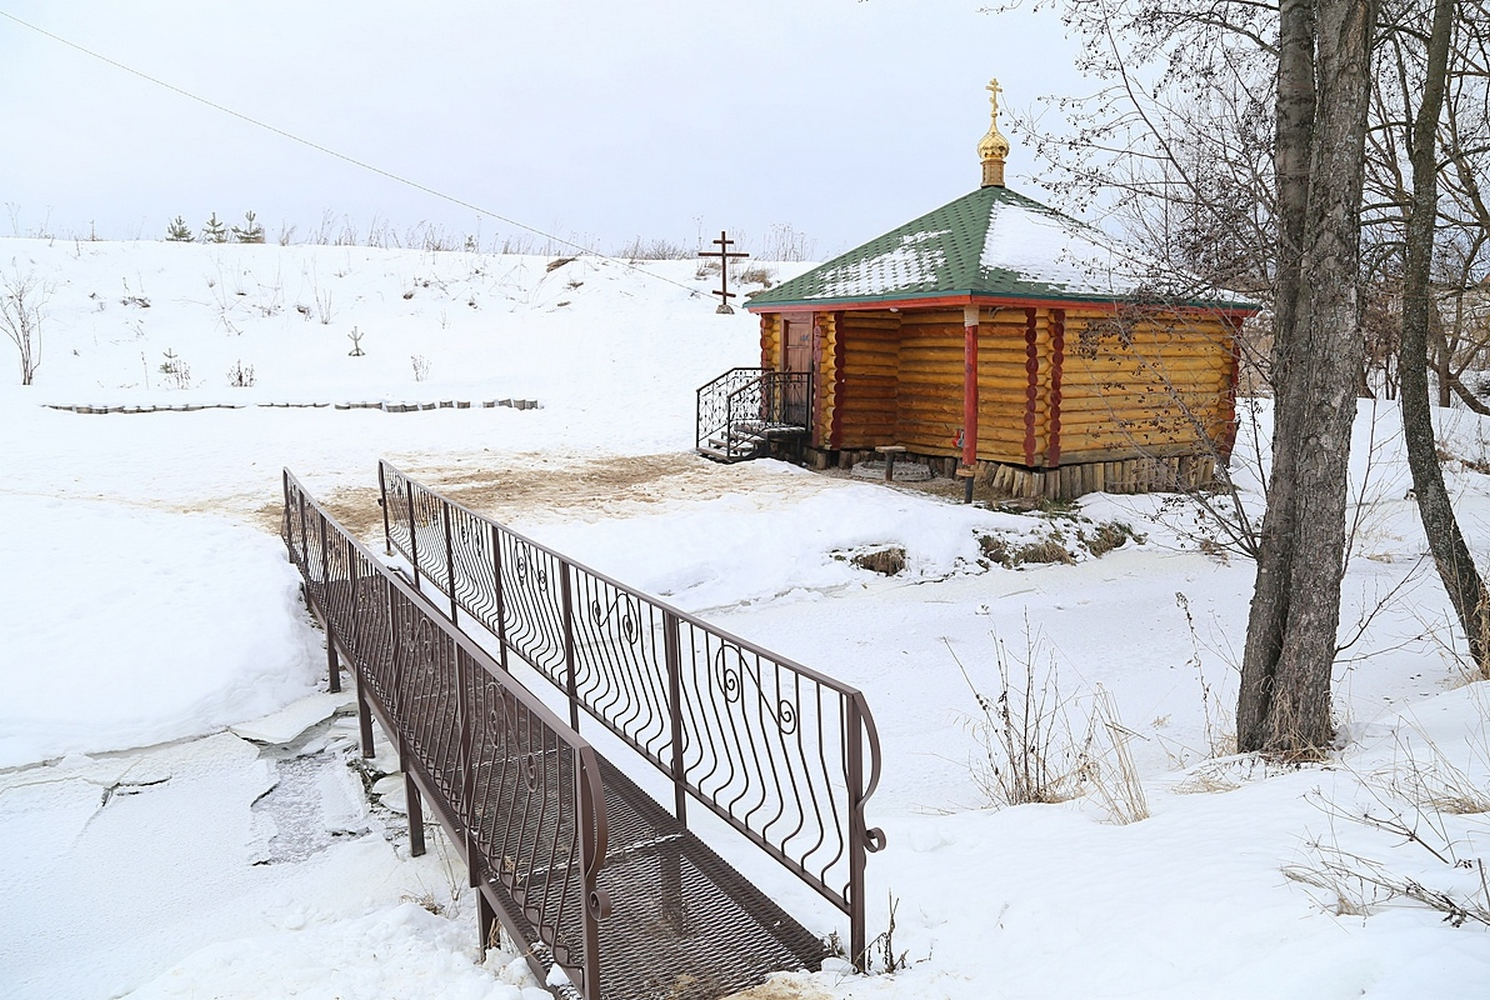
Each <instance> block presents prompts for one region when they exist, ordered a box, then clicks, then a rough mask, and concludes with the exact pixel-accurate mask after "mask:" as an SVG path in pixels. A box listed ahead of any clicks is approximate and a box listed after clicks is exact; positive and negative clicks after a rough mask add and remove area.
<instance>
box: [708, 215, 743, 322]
mask: <svg viewBox="0 0 1490 1000" xmlns="http://www.w3.org/2000/svg"><path fill="white" fill-rule="evenodd" d="M712 242H713V243H714V244H715V245H716V246H718V247H719V249H718V250H700V251H699V252H698V255H699V256H700V257H718V258H719V291H717V292H711V293H710V294H712V295H717V296H719V308H718V309H715V310H714V311H715V312H717V313H733V312H734V309H732V308H730V304H729V300H730V299H732V298H734V297H735V293H734V292H732V291H730V290H729V262H730V261H731V260H738V259H739V258H741V257H749V256H750V254H748V253H742V252H741V251H739V250H731V249H730V247H732V246H734V243H735V241H734V240H732V239H730V238H729V234H728V233H727V232H726V231H725V230H723V229H721V230H720V231H719V239H717V240H713V241H712Z"/></svg>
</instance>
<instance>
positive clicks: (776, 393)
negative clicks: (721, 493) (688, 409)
mask: <svg viewBox="0 0 1490 1000" xmlns="http://www.w3.org/2000/svg"><path fill="white" fill-rule="evenodd" d="M696 395H697V400H696V403H695V411H694V413H695V416H694V447H696V448H702V447H704V445H705V444H706V443H708V442H711V441H717V442H719V443H720V445H722V450H723V451H724V453H725V455H727V456H729V457H736V456H742V455H745V454H747V453H748V452H749V451H750V450H751V449H753V448H754V447H755V444H754V443H753V439H752V438H751V437H750V435H752V434H761V433H766V432H769V431H772V430H781V429H785V428H801V429H806V428H807V427H808V426H809V422H810V419H811V412H812V374H811V373H810V372H778V371H771V370H769V369H765V368H731V369H730V370H729V371H727V372H725V373H724V374H723V375H721V376H719V377H718V378H716V379H714V381H712V382H710V383H709V384H707V385H704V386H700V387H699V389H698V390H697V393H696ZM739 432H744V433H743V434H742V433H739Z"/></svg>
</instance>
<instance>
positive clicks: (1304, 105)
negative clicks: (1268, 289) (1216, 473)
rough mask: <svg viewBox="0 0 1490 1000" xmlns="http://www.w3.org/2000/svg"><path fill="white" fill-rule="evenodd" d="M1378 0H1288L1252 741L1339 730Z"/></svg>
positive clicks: (1302, 745)
mask: <svg viewBox="0 0 1490 1000" xmlns="http://www.w3.org/2000/svg"><path fill="white" fill-rule="evenodd" d="M1375 25H1376V3H1375V2H1374V0H1312V2H1311V0H1283V2H1282V3H1281V4H1280V7H1279V18H1278V83H1277V139H1276V153H1275V172H1276V183H1277V190H1278V196H1277V197H1278V216H1279V222H1280V226H1279V232H1278V261H1279V267H1278V283H1277V289H1278V290H1277V296H1276V298H1275V302H1274V315H1275V321H1274V342H1273V344H1274V346H1273V382H1274V395H1275V400H1276V402H1275V404H1274V405H1275V422H1274V430H1273V476H1272V479H1271V480H1270V481H1269V483H1268V494H1267V513H1266V514H1265V515H1264V517H1263V526H1262V544H1261V546H1260V547H1259V550H1258V557H1257V582H1256V585H1255V587H1254V590H1253V595H1252V610H1251V615H1250V617H1249V618H1248V622H1247V644H1246V648H1245V651H1244V652H1243V655H1242V679H1241V690H1240V695H1239V698H1238V702H1237V746H1238V749H1240V750H1243V751H1247V750H1273V751H1284V752H1293V751H1302V750H1309V749H1311V748H1319V747H1323V746H1325V745H1326V744H1327V743H1328V742H1329V741H1330V740H1331V739H1332V738H1333V735H1334V733H1333V727H1332V723H1331V720H1330V671H1331V667H1332V665H1333V664H1334V660H1335V644H1336V633H1337V630H1338V627H1339V623H1340V581H1341V577H1342V575H1343V572H1344V555H1345V502H1346V492H1347V489H1346V488H1347V479H1348V461H1349V454H1350V433H1351V425H1352V423H1353V422H1354V418H1355V409H1356V387H1357V385H1358V383H1359V372H1360V366H1361V359H1362V357H1363V354H1364V340H1363V338H1362V335H1361V329H1360V308H1359V282H1360V207H1361V191H1362V184H1363V180H1364V169H1365V134H1366V115H1367V110H1368V105H1369V97H1370V93H1371V49H1372V42H1373V39H1374V35H1375Z"/></svg>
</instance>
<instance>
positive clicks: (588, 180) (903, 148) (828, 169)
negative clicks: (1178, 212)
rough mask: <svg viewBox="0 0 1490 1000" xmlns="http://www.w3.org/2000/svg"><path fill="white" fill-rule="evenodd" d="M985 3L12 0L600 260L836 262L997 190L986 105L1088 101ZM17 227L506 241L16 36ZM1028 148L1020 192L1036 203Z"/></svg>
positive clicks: (0, 68) (1074, 79) (7, 9)
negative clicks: (747, 251)
mask: <svg viewBox="0 0 1490 1000" xmlns="http://www.w3.org/2000/svg"><path fill="white" fill-rule="evenodd" d="M981 5H982V4H981V3H980V0H733V2H730V3H719V2H716V0H480V2H474V0H446V2H440V0H426V2H410V0H403V2H399V0H253V2H241V0H240V2H233V3H229V2H224V0H218V2H212V0H133V2H129V3H120V2H118V0H0V13H4V14H9V15H12V16H14V17H16V18H20V19H22V20H24V21H28V22H30V23H32V24H34V25H36V26H38V27H40V28H43V29H45V30H47V31H49V32H52V33H54V34H56V35H59V36H62V37H63V38H65V39H67V40H68V41H70V42H73V43H75V44H76V45H79V46H82V47H84V48H87V49H90V50H92V51H94V52H96V53H98V54H100V55H102V56H105V57H107V58H109V59H112V60H114V61H116V62H119V63H122V64H124V65H126V66H128V67H130V68H131V69H134V70H137V71H139V72H141V73H144V74H147V75H149V76H152V77H156V78H158V79H160V80H163V81H165V82H167V83H170V84H172V85H174V86H176V87H179V88H181V89H182V90H185V91H188V92H190V93H192V94H194V95H197V96H199V97H201V98H204V99H207V100H210V101H212V102H214V103H216V104H220V105H222V106H224V107H226V108H230V109H232V110H233V111H237V112H239V113H241V114H243V115H247V116H249V117H252V118H255V119H258V120H260V121H263V122H266V123H268V124H270V125H273V126H275V127H277V128H280V129H283V130H285V131H287V132H291V133H294V134H295V135H298V136H301V137H303V138H305V139H308V140H311V141H313V142H316V143H318V144H320V145H323V146H326V147H328V148H330V149H333V150H336V151H337V152H340V153H342V154H345V155H346V156H348V157H352V158H354V159H357V160H360V161H364V162H366V163H368V164H371V165H374V166H376V167H378V168H380V169H382V170H385V171H388V172H390V173H394V174H397V175H400V176H403V177H407V178H409V179H411V180H414V181H417V182H419V183H420V184H423V185H425V186H427V187H429V188H432V189H435V190H437V191H440V192H442V193H445V194H449V195H451V196H454V197H456V198H459V199H461V200H463V201H466V202H469V203H472V204H474V205H478V206H480V207H481V208H483V209H485V210H486V211H488V212H491V213H494V214H496V215H501V216H506V217H508V218H510V219H513V220H516V221H519V222H522V223H525V224H527V225H529V226H533V227H536V228H538V229H541V230H544V231H547V232H553V233H557V234H558V235H560V236H564V237H569V238H576V239H579V240H580V241H582V242H584V243H587V244H590V245H593V246H594V247H595V248H596V249H598V250H600V251H602V252H609V251H613V250H616V249H617V248H619V247H620V246H622V245H624V244H625V243H627V242H628V241H629V240H631V239H632V238H633V237H637V236H641V237H644V238H647V239H658V238H660V239H668V240H672V241H675V242H680V243H685V244H687V245H688V246H689V247H692V245H693V244H694V242H695V240H696V239H697V237H698V236H699V235H700V234H703V235H704V237H705V238H706V239H707V238H711V237H712V236H714V235H717V233H718V231H719V230H720V229H721V228H729V229H730V230H732V231H735V232H740V233H743V234H745V235H746V237H747V239H749V240H751V241H752V242H755V243H760V242H763V238H764V237H765V236H766V235H767V234H768V232H769V231H770V229H771V227H773V226H781V225H785V226H790V227H792V229H793V230H795V231H796V232H799V233H803V234H806V235H807V236H808V237H810V238H811V240H812V241H813V243H814V244H815V246H814V250H815V256H817V257H819V258H821V257H825V256H827V255H829V254H831V253H834V252H837V251H841V250H844V249H847V248H849V247H851V246H853V245H856V244H857V243H859V242H862V241H863V240H866V239H868V238H870V237H873V236H875V235H878V234H879V233H881V232H883V231H884V230H886V229H889V228H891V227H893V226H895V225H898V224H899V223H901V222H904V221H907V220H909V219H911V218H913V217H914V216H916V215H919V214H921V213H923V212H925V211H928V210H930V209H932V208H935V207H937V206H938V205H941V204H943V203H944V202H947V201H949V200H951V199H952V198H955V197H957V196H958V195H960V194H963V193H965V192H966V191H969V190H971V189H972V188H974V187H976V186H977V184H978V178H979V167H978V162H977V155H976V152H975V146H976V144H977V141H978V139H979V138H980V137H981V136H982V134H983V131H984V130H985V128H986V127H987V109H988V103H987V97H988V95H987V93H986V92H985V91H984V89H983V88H984V86H985V84H986V83H987V81H988V78H989V77H991V76H997V77H998V78H999V81H1000V83H1001V85H1002V86H1003V87H1004V91H1005V92H1004V96H1003V102H1004V104H1005V105H1006V106H1011V105H1012V106H1021V107H1033V106H1034V104H1035V100H1036V98H1038V97H1039V96H1041V95H1059V94H1068V95H1069V94H1075V93H1085V92H1086V91H1088V90H1090V89H1091V86H1090V84H1089V83H1086V82H1084V81H1082V80H1081V78H1080V77H1078V76H1077V75H1076V74H1075V72H1074V71H1073V70H1072V68H1071V64H1072V58H1073V54H1074V49H1073V43H1071V42H1068V41H1067V40H1066V39H1065V38H1064V36H1063V33H1062V30H1061V26H1060V23H1059V21H1058V19H1057V18H1056V17H1055V16H1054V15H1053V14H1052V13H1050V12H1048V11H1047V12H1031V11H1029V10H1017V11H1014V12H1012V13H1006V14H1001V15H990V14H983V13H980V12H979V7H980V6H981ZM0 92H3V96H0V144H3V152H0V203H3V205H4V209H5V215H4V216H3V217H0V234H3V235H30V234H33V233H35V232H38V231H42V230H45V231H47V232H50V233H54V234H56V235H59V236H72V235H78V234H81V235H86V234H87V233H88V232H89V230H90V227H92V228H93V229H94V230H95V231H96V232H97V234H98V235H99V236H100V237H102V238H112V239H117V238H134V237H136V236H143V237H145V238H158V237H160V236H163V235H164V233H165V228H166V225H167V223H168V222H169V221H170V219H172V218H173V217H174V216H176V215H177V214H178V213H179V214H181V215H183V216H184V217H185V218H186V220H187V221H188V222H189V223H191V224H192V226H193V227H199V226H200V224H201V223H202V222H203V221H204V220H205V219H206V218H207V216H208V214H209V213H211V212H214V211H215V212H216V213H217V214H218V218H220V219H223V220H225V221H227V222H230V223H231V222H236V221H239V220H241V219H242V216H243V212H244V210H245V209H253V210H254V211H256V212H257V213H258V216H259V219H260V221H261V222H263V223H265V224H266V226H267V228H268V230H269V236H270V238H271V239H273V238H274V237H275V236H277V235H278V233H279V231H280V229H281V227H282V226H283V225H293V226H296V227H297V230H296V239H304V238H306V237H307V236H308V235H309V234H310V233H311V232H312V231H314V230H315V229H317V228H319V226H320V224H321V221H322V219H323V217H325V216H326V214H327V213H331V215H333V216H334V217H335V218H336V219H337V223H338V227H339V226H340V224H341V220H342V219H343V218H344V217H345V218H347V219H350V220H351V221H352V222H353V223H354V224H355V225H356V226H357V227H358V228H359V229H361V230H364V231H365V230H366V229H367V228H368V227H370V226H371V225H373V224H374V222H375V220H384V221H385V222H387V223H388V224H389V225H391V226H392V227H393V228H394V229H395V230H396V231H397V232H399V233H404V232H406V231H407V230H408V228H409V227H411V226H413V225H415V224H418V223H420V222H428V223H431V224H434V225H438V226H441V227H444V228H446V229H447V230H449V231H453V232H460V233H467V232H475V231H476V230H477V229H478V227H479V229H480V232H481V236H482V240H483V244H488V243H490V241H491V238H492V237H493V235H502V236H505V235H507V234H509V233H512V232H514V230H513V229H512V227H511V226H509V225H508V224H506V223H504V222H500V221H496V220H495V219H493V218H490V217H487V218H484V219H478V217H477V216H476V214H475V213H473V212H472V211H470V210H468V209H465V208H461V207H458V206H455V205H451V204H449V203H447V202H444V201H441V200H440V199H438V198H436V197H434V196H432V195H430V194H427V193H424V192H421V191H418V190H414V189H411V188H409V187H407V186H404V185H401V184H399V183H397V182H395V181H393V180H390V179H388V178H386V177H383V176H380V175H377V174H374V173H372V172H369V171H366V170H363V169H359V168H357V167H354V166H352V165H350V164H347V163H345V162H342V161H340V160H338V159H335V158H333V157H330V156H328V155H326V154H325V153H321V152H316V151H314V150H311V149H307V148H306V147H304V146H301V145H298V144H296V143H294V142H292V141H290V140H288V139H286V138H283V137H282V136H279V135H275V134H273V133H271V132H269V131H265V130H263V129H260V128H256V127H254V126H252V125H249V124H247V123H244V122H242V121H240V120H237V119H235V118H233V117H232V116H230V115H228V114H225V113H223V112H222V111H217V110H213V109H211V108H208V107H205V106H203V105H201V104H198V103H195V102H193V101H191V100H189V99H187V98H184V97H182V96H180V95H179V94H176V93H172V92H171V91H169V90H166V89H164V88H162V87H160V86H157V85H155V84H152V83H149V82H147V81H145V80H142V79H140V78H139V77H137V76H132V75H130V74H129V73H127V72H125V71H123V70H121V69H118V68H116V67H114V66H111V65H109V64H107V63H105V62H102V61H100V60H99V59H96V58H92V57H90V56H88V55H85V54H83V53H81V52H79V51H77V50H76V49H73V48H69V47H68V46H66V45H64V44H61V43H59V42H58V41H55V40H53V39H51V38H48V37H46V36H44V35H42V34H38V33H37V32H35V31H32V30H30V29H28V28H25V27H22V26H21V25H19V24H17V23H15V22H14V21H12V20H9V19H8V18H5V17H0ZM1035 169H1036V165H1035V164H1034V163H1033V161H1032V158H1031V157H1030V156H1029V155H1028V154H1027V153H1025V152H1024V151H1022V150H1021V149H1020V148H1019V147H1018V144H1017V142H1016V147H1015V150H1014V153H1013V154H1012V156H1011V158H1010V165H1009V171H1010V173H1009V176H1010V182H1011V186H1012V187H1015V188H1019V189H1023V190H1027V191H1031V192H1032V193H1035V194H1037V195H1038V192H1037V191H1036V190H1035V188H1034V185H1033V184H1032V182H1031V179H1030V178H1031V174H1032V173H1033V172H1034V171H1035Z"/></svg>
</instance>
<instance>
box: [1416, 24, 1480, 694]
mask: <svg viewBox="0 0 1490 1000" xmlns="http://www.w3.org/2000/svg"><path fill="white" fill-rule="evenodd" d="M1453 29H1454V3H1453V0H1435V3H1434V7H1433V27H1432V29H1431V31H1430V32H1429V36H1428V70H1427V80H1426V85H1425V87H1424V89H1423V102H1422V104H1421V105H1420V106H1419V107H1418V114H1417V121H1416V122H1415V124H1414V126H1413V133H1412V143H1411V145H1410V147H1409V149H1410V153H1411V160H1412V210H1411V212H1410V214H1409V215H1408V218H1407V268H1406V273H1405V274H1404V276H1403V282H1402V357H1401V360H1400V362H1399V364H1398V370H1399V372H1400V376H1401V380H1402V434H1403V438H1404V440H1405V441H1406V444H1407V464H1408V467H1409V468H1410V469H1411V470H1412V488H1413V493H1414V495H1416V497H1417V502H1418V515H1419V517H1421V518H1422V521H1423V531H1424V532H1425V533H1426V534H1427V536H1428V550H1429V551H1430V552H1431V553H1432V554H1433V563H1434V565H1435V566H1436V567H1437V568H1438V577H1439V579H1440V580H1442V581H1443V586H1444V589H1445V590H1447V591H1448V594H1449V600H1450V602H1452V603H1453V605H1454V612H1455V614H1457V615H1458V616H1459V625H1460V627H1461V628H1463V630H1464V634H1465V636H1466V637H1467V639H1468V640H1469V652H1470V656H1471V657H1473V659H1474V662H1475V664H1476V666H1478V668H1479V671H1480V675H1481V676H1482V677H1486V678H1490V658H1487V656H1490V599H1487V595H1486V592H1485V585H1484V582H1483V581H1482V580H1481V579H1480V574H1479V570H1478V569H1477V568H1476V567H1475V564H1474V559H1473V558H1471V557H1470V554H1469V548H1468V546H1466V545H1465V544H1464V535H1463V533H1462V532H1461V531H1460V530H1459V521H1458V518H1456V517H1455V516H1454V508H1453V505H1452V503H1451V502H1450V500H1449V494H1448V490H1447V489H1446V488H1445V487H1444V482H1443V469H1442V468H1441V467H1440V466H1439V464H1438V453H1437V449H1436V446H1435V442H1434V439H1433V411H1432V408H1431V407H1430V405H1429V402H1428V334H1429V325H1430V307H1431V304H1430V302H1429V301H1428V295H1429V281H1430V278H1431V274H1430V267H1431V265H1432V260H1433V234H1434V228H1435V223H1436V220H1437V213H1438V119H1439V116H1440V115H1441V114H1442V111H1443V98H1444V88H1445V85H1446V81H1447V74H1448V63H1449V45H1450V42H1451V39H1452V35H1453ZM1439 360H1440V370H1439V396H1440V402H1442V397H1443V396H1445V395H1446V394H1447V393H1448V392H1449V389H1450V385H1449V372H1448V364H1447V362H1448V348H1447V344H1445V345H1444V346H1443V347H1442V348H1440V351H1439Z"/></svg>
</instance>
